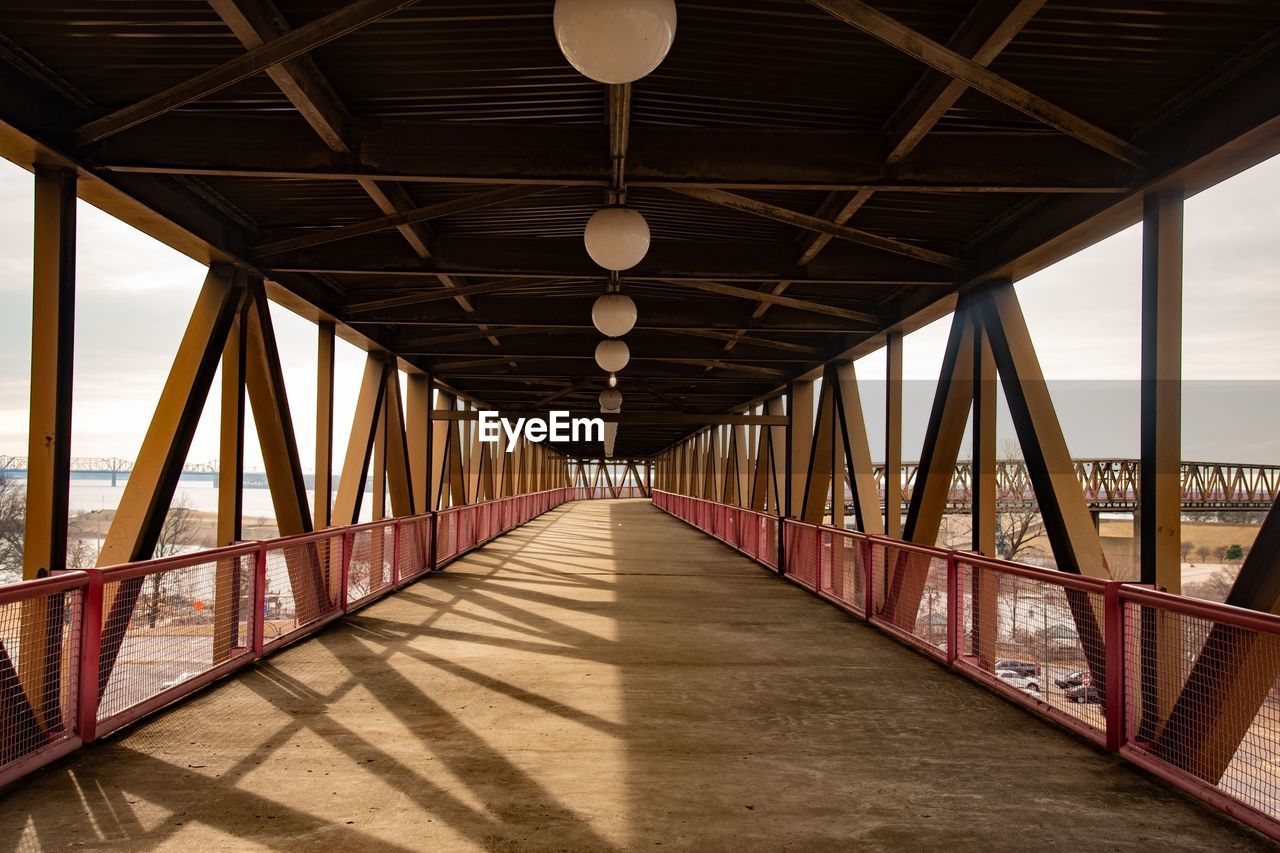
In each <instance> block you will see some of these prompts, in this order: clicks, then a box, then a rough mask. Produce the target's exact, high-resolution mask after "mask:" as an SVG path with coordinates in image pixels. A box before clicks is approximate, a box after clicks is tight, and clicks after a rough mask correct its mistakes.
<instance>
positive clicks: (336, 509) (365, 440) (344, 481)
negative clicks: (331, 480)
mask: <svg viewBox="0 0 1280 853" xmlns="http://www.w3.org/2000/svg"><path fill="white" fill-rule="evenodd" d="M386 378H387V372H386V370H385V365H384V363H383V359H382V356H381V355H379V354H377V353H369V355H368V357H367V358H366V359H365V362H364V376H363V378H362V379H361V381H360V393H359V396H357V398H356V411H355V415H354V417H353V419H352V422H351V437H350V438H349V439H348V440H347V452H346V456H345V457H344V458H343V462H342V476H341V477H340V478H339V480H338V494H337V496H336V497H335V498H334V502H333V523H334V524H355V523H356V522H358V521H359V520H360V504H361V501H362V500H363V498H364V484H365V480H366V479H367V478H368V476H369V461H370V459H369V458H370V456H371V454H372V452H373V444H374V438H375V436H376V433H377V429H378V420H379V413H380V412H381V410H382V395H383V394H384V393H385V390H386Z"/></svg>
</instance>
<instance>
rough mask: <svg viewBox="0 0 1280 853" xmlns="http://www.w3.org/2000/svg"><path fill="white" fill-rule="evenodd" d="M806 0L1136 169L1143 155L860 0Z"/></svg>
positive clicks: (973, 87) (1109, 134)
mask: <svg viewBox="0 0 1280 853" xmlns="http://www.w3.org/2000/svg"><path fill="white" fill-rule="evenodd" d="M808 2H809V3H810V4H811V5H813V6H817V7H818V8H819V9H822V10H824V11H826V12H827V13H829V14H831V15H832V16H834V17H836V18H838V19H840V20H842V21H844V22H845V23H846V24H849V25H850V26H852V27H854V28H856V29H858V30H861V31H862V32H864V33H866V34H867V35H869V36H871V37H873V38H875V39H878V40H879V41H882V42H884V43H885V44H887V45H889V46H890V47H892V48H895V49H896V50H899V51H901V52H902V53H905V54H906V55H908V56H911V57H913V58H915V59H918V60H919V61H921V62H923V63H924V64H926V65H928V66H930V67H931V68H934V69H936V70H938V71H941V72H942V73H943V74H946V75H948V76H950V77H953V78H955V79H956V80H959V81H960V82H962V83H964V84H965V85H967V86H969V87H970V88H972V89H976V90H977V91H979V92H982V93H983V94H984V95H987V96H989V97H991V98H994V99H995V100H997V101H1000V102H1001V103H1003V104H1005V105H1006V106H1010V107H1013V108H1014V109H1015V110H1018V111H1019V112H1021V113H1025V114H1026V115H1029V116H1031V117H1032V118H1035V119H1038V120H1040V121H1042V122H1044V123H1045V124H1047V125H1049V126H1050V127H1055V128H1057V129H1058V130H1060V131H1062V132H1063V133H1066V134H1068V135H1070V136H1074V137H1075V138H1076V139H1079V140H1080V141H1081V142H1083V143H1085V144H1086V145H1090V146H1092V147H1094V148H1096V149H1098V150H1099V151H1102V152H1104V153H1106V154H1109V155H1111V156H1112V157H1115V158H1116V159H1118V160H1121V161H1123V162H1125V163H1130V164H1133V165H1135V166H1140V165H1142V164H1143V162H1144V161H1145V159H1146V154H1145V153H1144V152H1143V151H1142V150H1141V149H1140V148H1138V147H1137V146H1136V145H1133V144H1132V143H1130V142H1127V141H1125V140H1123V139H1121V138H1120V137H1118V136H1116V135H1115V134H1112V133H1108V132H1107V131H1105V130H1103V129H1102V128H1100V127H1097V126H1096V125H1093V124H1091V123H1089V122H1088V121H1085V120H1084V119H1082V118H1080V117H1079V116H1077V115H1074V114H1072V113H1070V112H1068V111H1067V110H1064V109H1062V108H1061V107H1059V106H1057V105H1055V104H1053V103H1050V102H1049V101H1047V100H1045V99H1044V98H1041V97H1039V96H1038V95H1035V94H1033V93H1031V92H1029V91H1027V90H1026V89H1024V88H1022V87H1021V86H1018V85H1015V84H1014V83H1010V82H1009V81H1008V80H1006V79H1005V78H1003V77H1001V76H1000V75H999V74H995V73H993V72H991V71H988V70H987V69H986V68H985V67H984V66H983V65H981V64H980V63H978V62H975V61H973V60H972V59H968V58H967V57H964V56H961V55H960V54H958V53H956V52H955V51H953V50H949V49H948V48H946V47H944V46H942V45H940V44H938V43H937V42H936V41H933V40H932V39H930V38H928V37H926V36H924V35H922V34H921V33H919V32H916V31H915V30H912V29H911V28H910V27H907V26H905V25H903V24H901V23H900V22H898V21H896V20H894V19H893V18H890V17H889V16H888V15H885V14H884V13H882V12H879V11H877V10H876V9H873V8H871V7H870V6H868V5H867V4H866V3H862V2H860V0H808Z"/></svg>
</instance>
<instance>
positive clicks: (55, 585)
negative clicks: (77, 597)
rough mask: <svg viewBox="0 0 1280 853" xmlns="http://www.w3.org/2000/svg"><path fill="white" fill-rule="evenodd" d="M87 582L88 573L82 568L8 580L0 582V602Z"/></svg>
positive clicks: (59, 590) (48, 592)
mask: <svg viewBox="0 0 1280 853" xmlns="http://www.w3.org/2000/svg"><path fill="white" fill-rule="evenodd" d="M88 583H89V573H88V572H87V571H85V570H84V569H69V570H67V571H65V572H54V573H53V574H51V575H48V576H47V577H43V578H33V579H31V580H20V581H10V582H9V583H5V584H0V604H12V603H13V602H15V601H22V600H24V599H27V598H31V597H32V596H36V595H51V594H53V593H55V592H65V591H67V590H69V589H75V588H76V587H81V586H86V585H87V584H88Z"/></svg>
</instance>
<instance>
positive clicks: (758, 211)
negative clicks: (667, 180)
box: [671, 187, 962, 269]
mask: <svg viewBox="0 0 1280 853" xmlns="http://www.w3.org/2000/svg"><path fill="white" fill-rule="evenodd" d="M671 191H672V192H676V193H679V194H681V195H686V196H689V197H690V198H696V199H701V200H702V201H707V202H711V203H712V204H718V205H720V206H721V207H728V208H732V209H733V210H740V211H742V212H744V213H751V214H754V215H756V216H761V217H764V218H765V219H772V220H774V221H775V222H783V223H786V224H787V225H795V226H798V227H800V228H807V229H809V230H810V231H817V232H820V233H823V234H830V235H831V236H833V237H839V238H840V239H842V240H848V241H849V242H851V243H858V244H860V245H863V246H869V247H870V248H873V249H879V250H880V251H882V252H892V253H893V254H895V255H902V256H903V257H907V258H914V259H915V260H917V261H924V262H925V263H930V264H937V265H938V266H943V267H949V268H951V269H958V268H960V267H961V266H962V264H961V261H960V259H959V258H955V257H952V256H951V255H947V254H944V253H943V252H935V251H933V250H932V249H926V248H924V247H922V246H917V245H915V244H914V243H904V242H903V241H901V240H895V239H893V238H892V237H882V236H881V235H879V234H873V233H871V232H870V231H863V230H861V229H859V228H850V227H849V226H847V225H837V224H836V223H834V222H828V221H827V220H825V219H822V218H821V217H817V216H810V215H809V214H807V213H799V212H797V211H794V210H787V209H786V208H785V207H779V206H778V205H776V204H770V203H768V202H765V201H758V200H756V199H753V198H747V197H746V196H741V195H736V194H734V193H730V192H725V191H724V190H717V189H708V188H693V187H680V188H671Z"/></svg>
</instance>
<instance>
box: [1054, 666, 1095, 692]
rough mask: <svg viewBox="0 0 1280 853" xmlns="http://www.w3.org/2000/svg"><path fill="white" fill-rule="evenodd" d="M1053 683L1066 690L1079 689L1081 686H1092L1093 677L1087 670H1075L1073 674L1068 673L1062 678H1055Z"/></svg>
mask: <svg viewBox="0 0 1280 853" xmlns="http://www.w3.org/2000/svg"><path fill="white" fill-rule="evenodd" d="M1053 683H1054V684H1056V685H1058V686H1059V687H1061V688H1062V689H1063V690H1066V689H1067V688H1069V687H1079V686H1080V685H1081V684H1092V683H1093V676H1091V675H1090V674H1089V670H1087V669H1077V670H1076V671H1075V672H1068V673H1067V674H1066V675H1064V676H1062V678H1055V679H1054V681H1053Z"/></svg>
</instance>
